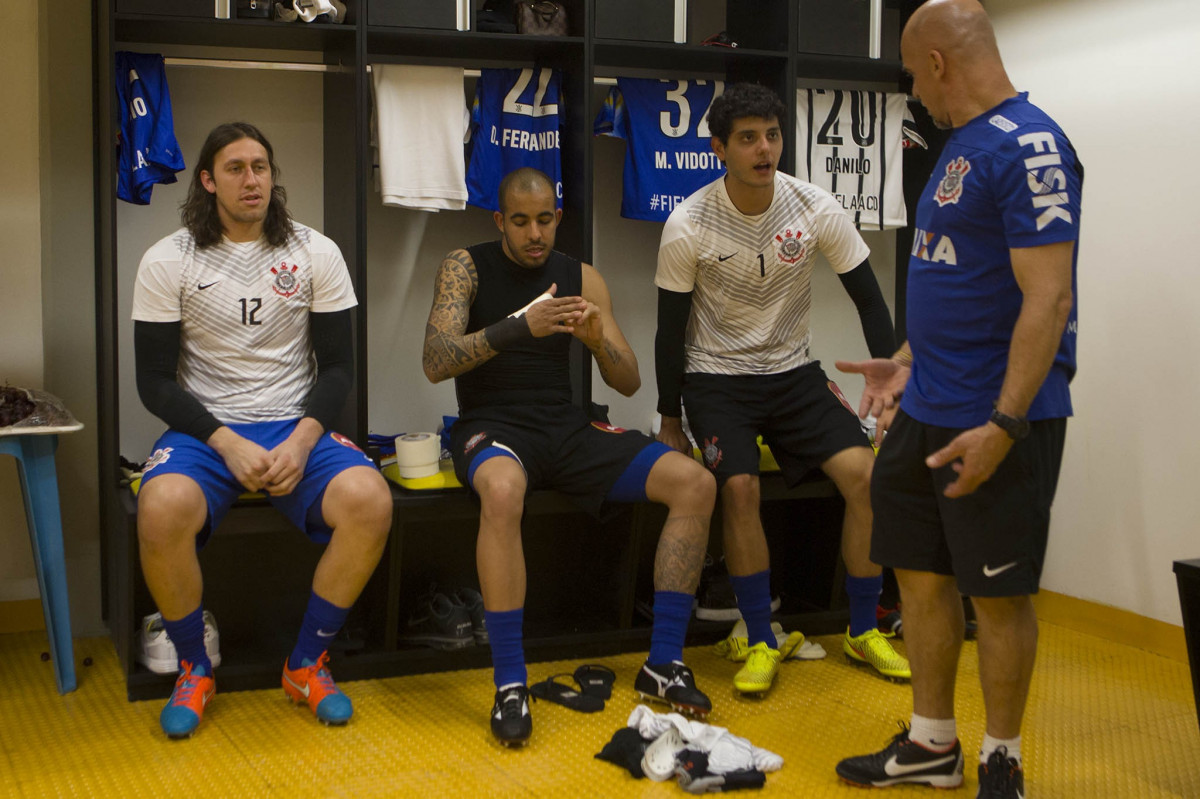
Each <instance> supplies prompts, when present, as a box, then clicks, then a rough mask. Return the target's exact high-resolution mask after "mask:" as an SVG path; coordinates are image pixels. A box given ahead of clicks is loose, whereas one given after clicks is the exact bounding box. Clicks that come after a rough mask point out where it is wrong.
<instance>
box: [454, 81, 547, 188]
mask: <svg viewBox="0 0 1200 799" xmlns="http://www.w3.org/2000/svg"><path fill="white" fill-rule="evenodd" d="M561 85H562V77H561V75H560V74H559V73H558V71H557V70H552V69H537V70H533V69H484V70H480V76H479V81H478V82H477V83H476V84H475V102H474V103H473V105H472V107H471V122H472V123H473V127H472V133H471V162H470V164H469V165H468V167H467V202H468V203H470V204H471V205H474V206H478V207H479V208H487V209H488V210H489V211H497V210H499V208H498V206H497V204H496V195H497V193H498V192H499V189H500V181H501V180H503V178H504V176H505V175H507V174H508V173H509V172H512V171H513V170H514V169H520V168H521V167H524V166H531V167H533V168H534V169H540V170H541V171H543V172H545V173H546V174H547V175H549V176H550V179H551V180H553V181H554V192H555V196H556V198H557V199H556V201H555V203H556V205H557V206H558V207H559V208H561V207H562V197H563V193H562V147H561V146H560V143H559V131H558V120H559V110H560V109H561V104H562V94H561V93H560V86H561Z"/></svg>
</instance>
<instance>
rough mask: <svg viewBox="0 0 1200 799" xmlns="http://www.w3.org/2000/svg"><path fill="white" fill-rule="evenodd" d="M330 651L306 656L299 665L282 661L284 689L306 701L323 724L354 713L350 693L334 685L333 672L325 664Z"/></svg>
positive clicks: (296, 699)
mask: <svg viewBox="0 0 1200 799" xmlns="http://www.w3.org/2000/svg"><path fill="white" fill-rule="evenodd" d="M328 661H329V653H328V652H322V653H321V656H320V657H319V658H317V662H316V663H313V662H312V661H311V660H308V659H307V658H305V659H304V660H303V661H302V662H301V664H300V668H298V669H295V670H293V669H289V668H288V665H287V661H284V663H283V690H284V693H286V694H287V695H288V698H289V699H291V700H292V701H293V702H297V703H298V702H307V703H308V707H309V709H310V710H312V712H313V713H314V714H315V715H316V717H317V718H318V719H319V720H320V721H321V722H323V723H325V724H333V725H338V724H345V723H346V722H347V721H349V720H350V717H351V716H352V715H354V705H353V704H352V703H351V702H350V697H348V696H346V695H345V694H344V693H342V692H341V691H339V690H338V687H337V686H336V685H334V682H333V675H331V674H330V673H329V669H327V668H325V664H326V663H327V662H328Z"/></svg>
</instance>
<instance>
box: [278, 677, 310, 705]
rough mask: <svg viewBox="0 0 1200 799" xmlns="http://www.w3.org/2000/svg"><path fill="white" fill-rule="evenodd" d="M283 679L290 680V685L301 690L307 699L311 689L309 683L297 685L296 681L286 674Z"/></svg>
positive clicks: (301, 693)
mask: <svg viewBox="0 0 1200 799" xmlns="http://www.w3.org/2000/svg"><path fill="white" fill-rule="evenodd" d="M283 679H285V680H287V681H288V685H290V686H292V687H293V688H295V689H296V690H297V691H299V692H300V695H301V696H303V697H304V698H305V699H308V693H309V691H310V690H311V689H310V688H309V686H308V683H305V684H304V685H296V681H295V680H293V679H292V678H291V677H289V676H287V675H286V674H284V675H283Z"/></svg>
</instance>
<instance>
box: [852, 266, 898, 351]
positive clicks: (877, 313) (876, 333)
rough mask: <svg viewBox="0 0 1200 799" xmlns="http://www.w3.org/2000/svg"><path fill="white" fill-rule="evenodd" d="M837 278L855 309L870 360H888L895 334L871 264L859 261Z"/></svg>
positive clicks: (894, 344)
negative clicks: (852, 301)
mask: <svg viewBox="0 0 1200 799" xmlns="http://www.w3.org/2000/svg"><path fill="white" fill-rule="evenodd" d="M838 277H839V278H841V281H842V286H843V287H845V289H846V293H847V294H849V295H850V299H852V300H854V307H855V308H857V309H858V318H859V321H861V322H862V330H863V335H864V336H866V339H867V349H868V350H870V351H871V357H872V358H890V357H892V353H893V352H895V351H896V331H895V328H893V327H892V315H891V312H889V311H888V307H887V302H885V301H884V299H883V292H882V291H880V290H879V283H878V282H877V281H876V280H875V273H874V272H872V271H871V264H869V263H868V262H866V261H863V262H862V263H861V264H859V265H858V266H856V267H854V268H853V269H851V270H850V271H849V272H844V273H843V274H840V275H838Z"/></svg>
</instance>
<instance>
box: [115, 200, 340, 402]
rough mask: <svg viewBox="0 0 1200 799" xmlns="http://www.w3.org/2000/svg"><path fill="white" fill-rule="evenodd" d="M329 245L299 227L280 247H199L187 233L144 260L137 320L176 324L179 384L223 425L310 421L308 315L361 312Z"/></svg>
mask: <svg viewBox="0 0 1200 799" xmlns="http://www.w3.org/2000/svg"><path fill="white" fill-rule="evenodd" d="M357 304H358V303H357V300H356V299H355V297H354V287H353V286H352V285H351V283H350V273H349V271H348V270H347V269H346V262H345V261H344V260H342V253H341V251H340V250H339V249H338V246H337V245H336V244H334V243H333V241H332V240H330V239H328V238H326V237H325V236H323V235H321V234H320V233H318V232H316V231H315V230H312V229H311V228H308V227H305V226H304V225H301V224H298V223H293V234H292V235H291V236H290V237H289V238H288V240H287V242H286V243H285V244H284V245H283V246H281V247H272V246H271V245H270V244H268V243H267V240H266V239H265V238H260V239H258V240H257V241H251V242H234V241H230V240H229V239H227V238H222V239H221V241H220V242H219V243H217V244H214V245H212V246H210V247H204V248H197V247H196V242H195V239H193V238H192V235H191V234H190V233H189V232H188V231H187V230H186V229H182V228H181V229H180V230H177V231H175V232H174V233H172V234H171V235H170V236H167V237H166V238H164V239H161V240H160V241H159V242H158V243H156V244H155V245H154V246H153V247H151V248H150V249H149V250H147V251H146V254H145V255H144V256H142V262H141V264H140V265H139V266H138V273H137V280H136V282H135V283H134V288H133V318H134V319H135V320H137V321H141V322H179V323H180V324H181V327H180V336H179V372H178V378H177V379H178V381H179V385H180V386H182V387H183V388H184V390H186V391H188V392H189V393H191V394H192V395H193V396H194V397H196V399H198V400H199V401H200V403H201V404H202V405H204V407H205V408H207V409H208V411H209V412H210V413H212V414H213V416H215V417H217V419H219V420H221V421H222V422H225V423H238V422H269V421H279V420H284V419H298V418H300V417H301V416H303V415H304V409H305V404H306V402H307V400H308V394H309V391H310V390H311V389H312V385H313V382H314V381H315V380H316V360H315V357H314V355H313V348H312V342H311V340H310V338H309V325H308V314H309V312H310V311H314V312H317V313H329V312H333V311H342V310H345V309H347V308H352V307H354V306H355V305H357Z"/></svg>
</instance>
